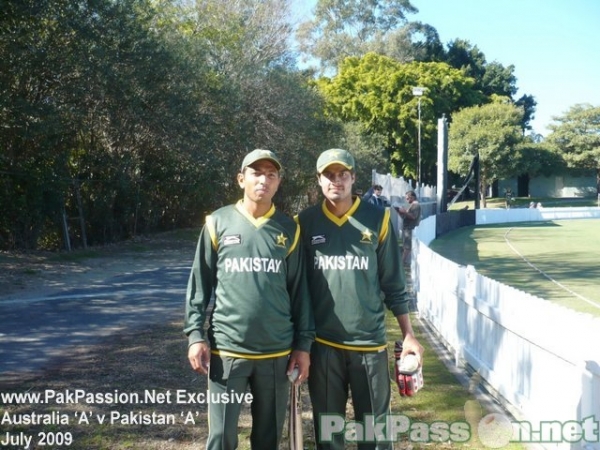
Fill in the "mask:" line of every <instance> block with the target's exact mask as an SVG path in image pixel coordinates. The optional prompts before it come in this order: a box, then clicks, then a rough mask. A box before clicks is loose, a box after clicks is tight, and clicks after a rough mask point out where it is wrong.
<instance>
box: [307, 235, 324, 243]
mask: <svg viewBox="0 0 600 450" xmlns="http://www.w3.org/2000/svg"><path fill="white" fill-rule="evenodd" d="M326 242H327V238H326V237H325V235H324V234H317V235H315V236H311V237H310V245H319V244H325V243H326Z"/></svg>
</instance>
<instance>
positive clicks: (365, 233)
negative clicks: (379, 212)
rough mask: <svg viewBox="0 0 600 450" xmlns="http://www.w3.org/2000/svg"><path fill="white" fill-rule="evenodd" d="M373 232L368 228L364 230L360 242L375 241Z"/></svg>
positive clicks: (368, 242)
mask: <svg viewBox="0 0 600 450" xmlns="http://www.w3.org/2000/svg"><path fill="white" fill-rule="evenodd" d="M372 239H373V233H372V232H371V230H369V229H368V228H366V229H365V231H363V232H362V237H361V238H360V242H361V243H363V244H371V243H373V240H372Z"/></svg>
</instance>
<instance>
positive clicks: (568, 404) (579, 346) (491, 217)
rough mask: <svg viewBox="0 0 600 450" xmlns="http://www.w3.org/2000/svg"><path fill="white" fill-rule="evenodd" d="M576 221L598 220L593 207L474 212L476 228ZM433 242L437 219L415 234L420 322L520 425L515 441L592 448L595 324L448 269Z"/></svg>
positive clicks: (598, 340)
mask: <svg viewBox="0 0 600 450" xmlns="http://www.w3.org/2000/svg"><path fill="white" fill-rule="evenodd" d="M576 218H582V219H584V218H600V208H542V209H534V208H532V209H483V210H477V211H476V222H477V224H478V225H479V224H492V223H508V222H520V221H538V220H558V219H576ZM435 237H436V218H435V216H432V217H428V218H425V219H423V220H422V221H421V224H420V225H419V227H418V228H417V229H416V230H415V232H414V234H413V239H414V242H413V265H412V266H413V267H412V272H413V280H414V289H415V293H416V297H417V307H418V311H419V315H420V317H421V319H423V320H425V321H426V322H427V323H428V324H429V325H430V326H431V327H432V328H433V329H434V330H435V332H436V333H437V334H438V337H440V338H441V340H442V341H443V342H444V343H445V345H446V346H447V347H448V348H449V350H450V351H451V352H452V353H453V354H454V355H455V357H456V362H457V364H465V363H467V364H468V365H469V366H470V368H472V369H473V370H474V371H476V372H478V373H479V375H480V376H481V378H482V379H483V380H484V382H485V385H486V386H487V387H488V388H490V389H491V390H492V391H495V393H496V394H498V397H499V399H500V400H501V401H502V402H503V403H504V404H505V406H506V407H507V408H508V409H509V410H510V411H511V412H512V413H513V415H515V417H516V418H517V420H518V421H519V422H521V421H522V422H523V423H522V424H521V425H522V426H521V432H522V433H523V434H522V435H521V438H522V440H525V439H526V438H527V436H529V439H531V440H532V441H535V442H540V441H546V442H545V443H543V444H542V446H543V447H545V448H556V449H586V450H591V449H594V450H596V449H600V427H599V422H600V319H598V318H594V317H592V316H591V315H589V314H582V313H578V312H575V311H573V310H570V309H567V308H564V307H560V306H557V305H555V304H552V303H550V302H548V301H545V300H543V299H540V298H538V297H535V296H532V295H530V294H527V293H525V292H522V291H519V290H517V289H515V288H512V287H509V286H506V285H504V284H502V283H499V282H497V281H494V280H492V279H490V278H487V277H484V276H483V275H480V274H478V273H477V271H476V270H475V269H474V268H473V267H472V266H467V267H465V266H460V265H458V264H455V263H453V262H452V261H449V260H447V259H445V258H443V257H442V256H440V255H438V254H437V253H435V252H433V251H432V250H431V249H429V247H428V245H429V244H430V243H431V241H433V240H434V239H435ZM599 259H600V255H599ZM557 264H560V262H558V261H557ZM599 284H600V282H599ZM569 439H570V440H571V442H569Z"/></svg>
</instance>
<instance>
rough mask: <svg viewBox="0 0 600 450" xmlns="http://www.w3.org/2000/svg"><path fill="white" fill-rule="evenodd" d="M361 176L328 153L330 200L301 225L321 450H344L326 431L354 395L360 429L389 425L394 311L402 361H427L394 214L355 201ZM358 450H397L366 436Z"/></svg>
mask: <svg viewBox="0 0 600 450" xmlns="http://www.w3.org/2000/svg"><path fill="white" fill-rule="evenodd" d="M355 169H356V167H355V162H354V158H353V157H352V155H351V154H350V153H349V152H347V151H346V150H342V149H331V150H327V151H325V152H323V153H322V154H321V155H320V156H319V158H318V160H317V179H318V183H319V185H320V186H321V190H322V192H323V195H324V197H325V199H324V201H323V202H322V203H321V204H318V205H315V206H312V207H309V208H307V209H306V210H304V211H302V212H301V213H300V214H299V215H298V217H297V221H298V222H299V224H300V229H301V232H302V241H303V243H304V247H305V251H306V252H307V256H308V257H307V258H306V263H307V278H308V284H309V289H310V292H311V298H312V302H313V311H314V317H315V327H316V339H315V343H314V344H313V347H312V350H311V373H310V378H309V380H308V385H309V390H310V396H311V402H312V406H313V417H314V424H315V438H316V442H317V448H319V449H336V450H337V449H340V450H341V449H343V448H344V433H343V432H342V433H334V434H332V433H327V432H326V430H325V428H328V427H327V425H328V424H329V423H331V422H330V421H332V420H335V418H336V417H339V416H342V417H344V416H345V413H346V403H347V401H348V395H349V391H350V392H351V394H352V402H353V406H354V412H355V420H356V421H358V422H361V423H362V424H364V426H365V429H366V427H369V426H375V425H376V424H381V423H385V420H386V418H387V415H388V414H389V411H390V396H391V392H390V391H391V389H390V374H389V370H388V356H387V350H386V349H387V340H386V331H385V308H386V307H387V308H388V309H389V310H391V311H392V313H393V314H394V316H396V319H397V321H398V325H399V326H400V329H401V331H402V334H403V338H404V339H403V353H402V354H403V355H406V354H409V353H414V354H416V355H417V357H418V359H419V361H421V356H422V353H423V347H422V346H421V345H420V344H419V342H418V341H417V339H416V338H415V336H414V334H413V330H412V326H411V323H410V319H409V316H408V297H407V292H406V288H405V278H404V271H403V268H402V263H401V255H400V248H399V246H398V243H397V239H396V236H395V233H394V231H393V228H392V224H391V220H390V210H389V208H386V209H382V208H378V207H376V206H374V205H371V204H369V203H368V202H364V201H361V199H360V198H358V197H353V196H352V191H353V188H352V186H353V184H354V182H355V179H356V178H355ZM369 423H370V424H371V425H369ZM329 428H330V427H329ZM371 429H373V428H371ZM375 429H377V428H375ZM358 448H359V449H390V448H393V443H392V442H389V441H388V442H385V441H382V440H377V438H375V437H374V436H373V437H368V436H366V437H365V439H364V441H363V442H360V443H359V444H358Z"/></svg>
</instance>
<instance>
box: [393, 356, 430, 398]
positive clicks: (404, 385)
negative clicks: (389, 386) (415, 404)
mask: <svg viewBox="0 0 600 450" xmlns="http://www.w3.org/2000/svg"><path fill="white" fill-rule="evenodd" d="M394 367H395V379H396V384H397V385H398V392H399V393H400V395H401V396H402V397H404V396H408V397H411V396H413V395H415V394H416V393H417V391H418V390H419V389H421V388H422V387H423V371H422V370H421V367H420V365H419V358H418V357H417V355H414V354H408V355H406V356H405V357H404V358H402V359H400V358H397V359H396V364H395V365H394Z"/></svg>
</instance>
